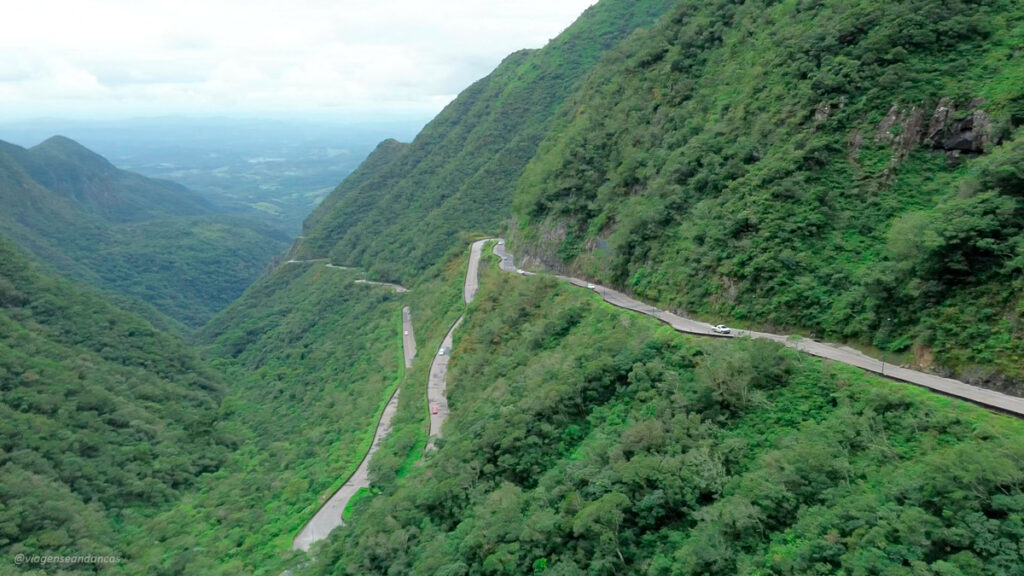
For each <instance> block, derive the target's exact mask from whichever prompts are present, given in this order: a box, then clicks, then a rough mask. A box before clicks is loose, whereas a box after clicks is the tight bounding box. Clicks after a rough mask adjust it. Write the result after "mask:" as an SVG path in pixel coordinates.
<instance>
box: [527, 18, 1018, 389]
mask: <svg viewBox="0 0 1024 576" xmlns="http://www.w3.org/2000/svg"><path fill="white" fill-rule="evenodd" d="M1022 41H1024V10H1022V8H1021V5H1020V4H1019V3H1013V2H1006V1H1001V0H995V1H984V2H961V1H956V2H949V3H941V4H937V3H934V2H925V1H911V0H908V1H901V2H892V3H878V2H875V1H871V0H859V1H857V2H832V1H816V2H796V1H786V2H777V3H772V2H769V3H766V2H761V1H746V2H739V3H737V2H727V1H720V2H707V3H697V2H679V3H678V6H677V8H676V9H675V10H674V12H673V13H672V15H671V17H670V18H666V19H664V20H663V21H662V22H661V23H660V24H659V25H658V26H656V27H655V28H653V29H652V30H651V31H650V32H649V33H646V34H638V35H636V36H635V37H634V38H632V39H631V40H630V41H629V42H628V43H627V44H626V45H624V46H623V47H622V48H621V49H620V50H617V51H616V53H615V55H613V57H610V58H608V59H607V61H606V62H605V63H604V65H603V66H601V67H599V68H598V69H596V70H595V72H594V73H593V74H592V75H591V77H590V78H589V79H588V80H587V82H586V84H585V86H584V87H583V89H582V90H581V91H580V93H579V94H577V95H576V96H574V98H573V99H572V102H573V103H574V106H572V107H570V108H567V109H566V110H565V111H564V113H563V114H561V115H560V118H559V120H558V121H557V122H556V123H555V126H554V128H553V129H552V130H551V132H550V133H549V136H548V138H547V140H546V141H545V142H544V143H543V144H542V146H541V149H540V152H539V153H538V154H537V156H536V157H535V158H534V159H533V160H532V162H531V164H530V166H529V167H528V169H527V170H526V172H525V174H524V176H523V178H522V180H521V181H520V183H519V185H518V187H517V189H516V211H517V217H518V218H519V221H520V228H519V230H518V243H519V247H520V249H523V248H525V249H527V250H528V251H530V252H531V253H532V254H533V255H535V256H536V257H539V258H541V259H542V260H545V261H546V262H547V263H548V264H551V265H555V266H559V267H568V268H571V269H574V270H575V271H576V272H578V273H582V274H587V275H590V276H592V277H595V278H600V279H602V280H604V281H608V282H611V283H614V284H615V285H617V286H620V287H624V288H626V289H629V290H632V291H634V292H635V293H637V294H639V295H640V296H641V297H643V298H645V299H647V300H650V301H652V302H657V303H660V304H662V305H666V306H670V307H674V308H677V309H682V310H687V311H690V312H692V313H697V314H699V315H703V316H704V317H706V318H708V319H720V318H732V319H734V320H735V321H737V322H738V323H741V324H747V325H762V326H768V327H785V328H788V329H795V330H803V331H806V332H811V333H814V334H817V335H819V336H827V337H830V338H842V339H850V340H854V341H858V342H860V343H862V344H864V345H874V346H877V347H881V348H886V349H889V350H892V351H897V352H904V353H905V354H906V356H907V357H906V358H905V359H906V360H907V361H909V362H914V361H915V357H914V356H915V353H916V360H917V361H919V362H920V363H922V364H923V365H925V366H927V365H928V364H930V362H931V361H932V360H933V357H934V359H937V360H938V364H939V366H937V368H938V369H940V370H942V369H951V370H954V371H956V372H957V373H958V374H959V375H960V376H961V377H964V378H967V379H969V380H973V381H977V382H979V383H983V384H985V385H988V386H994V387H1002V388H1005V389H1009V390H1016V391H1018V392H1019V391H1020V386H1021V385H1022V383H1024V372H1021V370H1022V367H1024V338H1022V332H1021V330H1022V320H1021V315H1020V312H1021V302H1022V300H1021V295H1022V293H1024V284H1022V283H1021V278H1022V277H1024V274H1022V265H1024V264H1022V262H1024V251H1022V250H1024V239H1022V228H1021V221H1022V218H1021V213H1022V210H1024V205H1022V201H1021V196H1020V195H1021V190H1022V188H1024V179H1022V178H1021V175H1020V168H1019V166H1020V162H1021V160H1022V159H1024V155H1022V154H1024V135H1022V130H1021V129H1019V128H1015V127H1016V126H1019V125H1020V124H1021V123H1022V122H1024V108H1022V106H1024V92H1022V86H1024V60H1022V59H1021V57H1020V46H1021V42H1022ZM941 98H950V99H951V100H952V102H953V103H954V105H955V107H956V109H957V110H956V111H955V112H954V113H953V116H952V118H951V119H950V120H949V121H948V122H947V125H953V124H955V123H957V122H959V121H960V120H961V119H963V118H965V117H967V116H970V114H972V112H968V110H967V109H968V107H969V104H970V102H971V101H972V100H974V99H976V98H981V99H983V100H980V102H981V103H980V104H976V106H978V109H980V110H982V111H984V112H985V113H986V114H987V115H988V117H990V119H991V126H990V128H989V129H988V130H987V132H988V134H989V135H990V137H991V139H992V140H993V141H999V140H1000V139H1003V140H1005V141H1006V143H1005V144H1003V145H1002V146H999V147H993V146H992V145H991V144H989V145H988V148H987V149H986V154H985V155H984V156H983V157H982V158H980V159H976V160H975V159H971V158H969V157H968V156H966V155H962V156H960V163H959V164H958V165H954V164H951V163H950V162H949V161H947V159H946V156H945V154H943V153H942V152H933V151H931V150H930V148H929V147H930V146H931V145H932V141H931V140H929V139H928V137H927V132H928V130H929V129H930V126H929V124H930V123H931V121H932V117H933V112H934V111H935V110H936V108H937V106H938V105H939V101H940V99H941ZM890 110H893V111H894V112H895V114H894V118H891V119H893V120H895V122H894V123H890V124H886V123H885V122H884V119H885V117H886V116H887V114H888V113H889V112H890ZM915 114H916V115H919V116H918V117H919V118H920V119H921V121H922V125H921V126H920V129H921V131H922V132H925V133H926V134H924V138H923V141H922V142H921V143H920V145H916V144H915V143H914V141H913V139H912V138H910V135H911V134H914V135H916V134H917V132H916V131H914V130H912V129H910V126H911V125H912V124H913V122H912V120H911V119H912V118H914V116H915ZM939 125H940V126H941V122H940V124H939ZM908 139H909V140H910V142H909V143H908V144H906V145H903V144H901V143H900V142H901V141H905V140H908ZM940 140H941V138H940Z"/></svg>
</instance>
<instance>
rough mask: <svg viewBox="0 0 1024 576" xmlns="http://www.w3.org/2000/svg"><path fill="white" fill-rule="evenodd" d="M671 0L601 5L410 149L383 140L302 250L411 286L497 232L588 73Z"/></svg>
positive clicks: (527, 54) (475, 89)
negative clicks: (468, 238)
mask: <svg viewBox="0 0 1024 576" xmlns="http://www.w3.org/2000/svg"><path fill="white" fill-rule="evenodd" d="M670 4H671V2H670V1H669V0H638V1H637V0H634V1H632V2H622V1H605V2H601V3H599V4H598V5H596V6H594V7H592V8H590V9H589V10H587V11H586V12H585V13H584V14H583V15H582V16H581V17H580V19H579V20H578V21H577V22H576V23H574V24H573V25H572V26H570V27H569V28H568V29H567V30H566V31H565V32H563V33H562V34H561V35H560V36H558V37H557V38H555V39H554V40H552V41H551V42H550V43H549V44H548V45H547V46H546V47H544V48H543V49H541V50H537V51H521V52H517V53H515V54H512V55H511V56H509V57H508V58H506V59H505V61H504V62H502V64H501V65H500V66H499V67H498V68H497V69H496V70H495V71H494V72H493V73H491V74H490V75H489V76H487V77H486V78H484V79H482V80H480V81H479V82H476V83H475V84H473V85H472V86H470V87H469V88H467V89H466V90H465V91H464V92H463V93H462V94H460V95H459V97H458V98H456V100H455V101H454V102H452V103H451V104H450V105H449V106H448V107H447V108H445V110H444V111H443V112H441V114H440V115H438V117H437V118H436V119H434V120H433V121H432V122H431V123H430V124H428V125H427V127H426V128H424V130H423V132H421V133H420V135H419V136H417V138H416V139H415V141H413V142H412V143H411V144H409V145H399V144H398V143H395V142H387V143H385V144H384V145H382V146H381V147H380V148H378V149H377V151H376V152H374V154H372V155H371V156H370V158H369V159H368V160H367V161H366V162H365V163H364V164H363V166H361V167H360V168H359V170H357V171H356V172H355V173H354V174H353V175H352V176H350V177H349V178H348V179H346V180H345V182H343V183H342V184H341V185H340V186H339V187H338V188H337V189H336V190H335V191H334V192H333V193H332V194H331V195H330V196H328V198H327V199H325V201H324V202H323V203H322V204H321V206H320V207H318V209H317V210H316V211H315V212H314V213H313V215H311V216H310V218H309V219H308V220H307V222H306V224H305V228H304V229H305V235H306V241H305V243H304V251H305V252H304V254H305V255H307V256H309V255H316V256H328V255H329V256H330V257H331V258H332V259H334V260H335V261H336V262H340V263H347V264H352V265H357V266H361V267H363V268H365V269H367V270H368V271H369V272H370V273H371V274H373V275H375V276H378V277H380V278H382V279H392V280H405V279H407V278H410V277H411V276H412V275H413V274H415V273H417V272H420V271H422V270H424V269H425V268H427V267H429V266H431V265H432V264H433V263H435V262H437V261H438V260H440V259H441V258H442V256H444V254H445V253H446V252H447V250H448V249H450V248H451V247H452V245H453V242H452V240H453V238H454V237H457V236H458V235H459V234H460V233H464V232H467V231H472V230H481V229H493V228H494V227H496V226H497V225H498V224H499V223H501V222H502V221H503V220H504V218H505V217H506V215H507V213H508V208H509V206H510V204H509V200H510V197H511V196H510V193H511V186H512V184H513V183H514V182H515V180H516V179H517V178H518V177H519V174H520V172H521V171H522V169H523V167H524V166H525V165H526V162H527V161H528V160H529V159H530V157H531V156H532V155H533V153H534V151H535V150H536V147H537V144H538V143H539V142H540V140H541V139H542V138H543V136H544V134H545V132H546V131H547V130H548V127H549V124H550V120H551V118H552V117H553V115H554V113H555V112H556V110H558V108H559V107H560V106H561V105H562V104H563V102H564V101H565V99H566V98H567V97H568V96H569V94H571V93H572V90H573V88H574V87H575V86H576V84H577V83H578V82H579V80H580V79H581V78H582V77H583V76H584V75H585V74H586V73H587V71H588V70H590V68H591V67H592V66H593V65H594V64H595V63H596V62H597V61H598V60H599V59H600V58H601V57H602V55H603V54H605V53H606V52H607V51H608V50H610V49H611V48H612V47H613V46H615V44H617V43H618V42H619V41H620V40H621V39H622V38H624V37H626V36H627V35H629V34H630V33H632V32H633V31H634V30H635V29H637V28H639V27H643V26H646V25H649V24H650V23H651V22H653V21H654V19H655V18H656V17H657V16H658V15H660V14H661V13H662V12H663V11H664V10H665V9H667V7H668V6H669V5H670Z"/></svg>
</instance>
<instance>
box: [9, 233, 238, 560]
mask: <svg viewBox="0 0 1024 576" xmlns="http://www.w3.org/2000/svg"><path fill="white" fill-rule="evenodd" d="M224 388H225V382H224V380H223V379H222V378H221V377H220V376H219V375H218V374H217V373H216V372H215V371H213V370H211V369H209V368H208V367H207V366H205V365H204V364H203V362H202V361H201V360H200V359H199V357H198V355H197V354H196V353H195V351H194V350H192V349H191V348H189V347H188V346H187V345H186V344H185V343H183V342H181V341H180V340H178V339H176V338H175V337H172V336H168V335H166V334H163V333H161V332H159V331H158V330H156V329H154V328H153V327H152V326H151V325H150V324H149V323H148V322H146V321H145V320H143V319H141V318H139V317H138V316H136V315H133V314H131V313H128V312H125V311H122V310H120V309H119V308H117V307H115V306H113V305H111V304H109V303H107V302H105V301H104V300H102V299H101V298H100V297H98V296H97V295H95V294H92V293H90V292H89V291H87V290H81V289H78V288H75V287H74V286H72V285H71V284H69V283H67V282H65V281H61V280H54V279H52V278H48V277H46V276H44V275H42V274H40V273H39V272H38V271H36V270H35V269H34V268H33V267H32V266H31V265H30V264H29V263H28V262H27V261H26V260H25V259H24V258H23V257H22V256H21V255H20V254H18V253H17V251H16V250H15V248H14V247H13V246H12V245H11V244H10V243H9V242H8V241H6V240H4V239H0V398H2V401H0V548H2V549H3V550H4V551H5V554H6V555H7V556H8V557H10V558H13V555H14V554H18V553H24V554H28V555H31V554H42V555H47V554H49V555H58V554H80V553H83V551H89V552H91V553H93V554H94V555H111V556H123V555H124V551H125V542H126V541H127V539H128V535H129V534H130V533H131V532H132V531H133V530H137V529H138V528H139V526H140V524H141V522H142V520H143V519H144V518H145V517H147V516H149V515H151V514H152V513H153V512H154V511H155V510H158V509H161V508H164V507H166V506H168V505H169V504H171V503H172V502H174V501H176V500H177V499H178V497H180V496H181V494H183V493H184V492H186V491H188V490H189V489H191V488H192V487H193V485H194V484H195V482H196V479H197V477H198V476H199V475H200V474H203V473H206V472H212V471H214V470H216V469H217V468H218V467H219V466H220V465H221V463H222V462H223V461H224V458H225V457H226V455H227V453H228V452H229V451H230V450H231V449H232V448H234V447H235V446H234V445H232V443H231V442H230V441H229V440H228V439H226V438H225V436H224V435H223V434H222V433H221V429H220V427H219V426H218V424H217V422H216V419H217V416H218V405H219V402H220V398H221V396H222V395H223V394H224Z"/></svg>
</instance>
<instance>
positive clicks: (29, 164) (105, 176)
mask: <svg viewBox="0 0 1024 576" xmlns="http://www.w3.org/2000/svg"><path fill="white" fill-rule="evenodd" d="M2 147H3V150H4V151H5V152H7V153H8V154H10V155H11V156H12V157H14V158H15V159H16V160H17V161H18V163H19V164H21V166H22V167H23V168H24V169H25V172H26V173H27V174H28V175H29V176H30V177H31V178H32V179H33V180H35V181H36V183H38V184H39V185H40V186H42V187H43V188H46V189H48V190H51V191H53V192H55V193H57V194H58V195H59V196H61V197H63V198H65V199H67V200H70V201H71V202H73V204H74V205H75V207H76V208H80V209H82V210H83V211H85V212H88V213H90V214H95V215H97V216H100V217H101V218H103V219H104V220H108V221H111V222H116V223H120V222H138V221H142V220H153V219H155V218H160V217H166V216H195V215H200V214H209V213H210V212H211V211H212V210H213V208H212V206H211V205H210V203H209V202H207V201H206V200H204V199H203V198H202V197H201V196H199V195H198V194H196V193H194V192H191V191H189V190H188V189H187V188H185V187H184V186H180V185H178V184H174V183H172V182H167V181H163V180H153V179H151V178H146V177H144V176H141V175H139V174H135V173H132V172H127V171H124V170H119V169H117V168H115V167H114V165H113V164H111V163H110V162H108V161H107V160H106V158H103V157H102V156H100V155H99V154H96V153H95V152H93V151H91V150H89V149H87V148H85V147H84V146H82V145H81V144H79V143H77V142H75V141H73V140H71V139H68V138H65V137H63V136H54V137H52V138H49V139H48V140H46V141H44V142H42V143H40V144H38V145H36V146H33V147H32V148H28V149H24V148H21V147H18V146H14V145H11V144H7V143H4V144H3V145H2Z"/></svg>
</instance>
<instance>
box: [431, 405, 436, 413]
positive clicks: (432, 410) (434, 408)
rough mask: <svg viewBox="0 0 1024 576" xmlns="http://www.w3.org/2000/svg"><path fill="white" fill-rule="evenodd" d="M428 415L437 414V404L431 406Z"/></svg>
mask: <svg viewBox="0 0 1024 576" xmlns="http://www.w3.org/2000/svg"><path fill="white" fill-rule="evenodd" d="M430 413H431V414H437V404H434V406H432V407H431V408H430Z"/></svg>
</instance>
